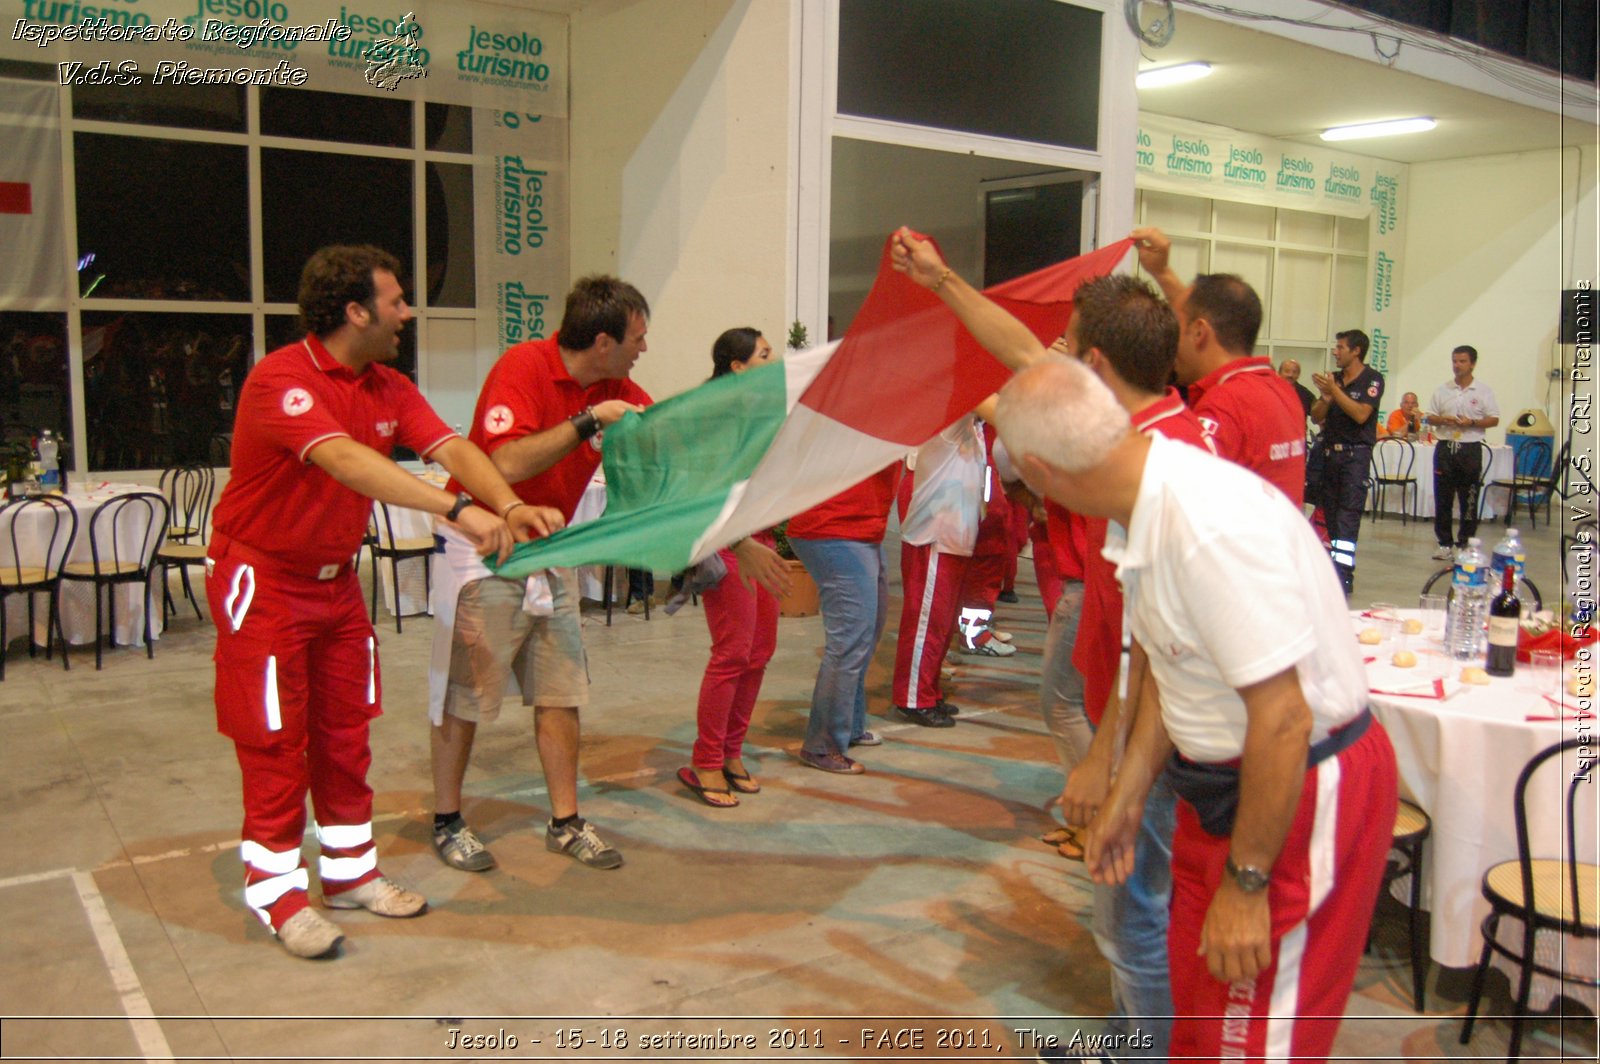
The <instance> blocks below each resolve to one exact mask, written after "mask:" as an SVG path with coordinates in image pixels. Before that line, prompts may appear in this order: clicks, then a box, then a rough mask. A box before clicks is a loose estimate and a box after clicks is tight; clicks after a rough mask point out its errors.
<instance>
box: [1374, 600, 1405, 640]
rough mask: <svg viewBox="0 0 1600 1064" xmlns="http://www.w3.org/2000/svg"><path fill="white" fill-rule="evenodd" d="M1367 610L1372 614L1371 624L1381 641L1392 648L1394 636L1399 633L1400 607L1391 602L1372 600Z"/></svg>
mask: <svg viewBox="0 0 1600 1064" xmlns="http://www.w3.org/2000/svg"><path fill="white" fill-rule="evenodd" d="M1367 612H1368V613H1370V614H1371V615H1372V618H1371V619H1372V625H1373V627H1375V628H1376V629H1377V630H1378V634H1379V635H1380V636H1381V637H1382V639H1383V642H1384V643H1386V644H1388V645H1389V646H1390V647H1391V648H1392V647H1393V645H1394V641H1395V637H1396V636H1398V635H1399V634H1400V607H1399V606H1396V605H1395V604H1394V603H1392V602H1374V603H1373V604H1372V607H1371V609H1369V610H1368V611H1367Z"/></svg>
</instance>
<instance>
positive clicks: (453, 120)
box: [424, 103, 472, 152]
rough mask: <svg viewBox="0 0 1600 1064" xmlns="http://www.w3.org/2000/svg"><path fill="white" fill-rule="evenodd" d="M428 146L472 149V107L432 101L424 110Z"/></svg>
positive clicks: (457, 149)
mask: <svg viewBox="0 0 1600 1064" xmlns="http://www.w3.org/2000/svg"><path fill="white" fill-rule="evenodd" d="M424 118H425V120H426V122H427V130H428V131H427V137H428V143H427V145H426V146H427V147H428V148H429V149H430V150H432V151H459V152H470V151H472V108H470V107H457V106H456V105H455V104H449V103H430V104H428V105H427V110H426V111H425V112H424Z"/></svg>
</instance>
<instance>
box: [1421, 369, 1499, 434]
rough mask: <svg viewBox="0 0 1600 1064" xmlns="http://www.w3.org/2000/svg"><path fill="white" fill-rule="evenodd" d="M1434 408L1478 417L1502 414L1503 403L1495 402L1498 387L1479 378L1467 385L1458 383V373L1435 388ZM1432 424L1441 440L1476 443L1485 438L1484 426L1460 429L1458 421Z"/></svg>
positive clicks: (1449, 412) (1441, 411)
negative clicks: (1495, 387) (1456, 425)
mask: <svg viewBox="0 0 1600 1064" xmlns="http://www.w3.org/2000/svg"><path fill="white" fill-rule="evenodd" d="M1432 409H1433V412H1434V413H1435V414H1450V415H1452V416H1454V417H1464V418H1471V419H1472V420H1474V421H1478V420H1480V419H1482V418H1486V417H1499V416H1500V404H1499V403H1497V402H1495V399H1494V391H1493V390H1492V389H1491V388H1490V387H1489V386H1488V385H1487V384H1485V383H1483V382H1482V381H1480V380H1477V379H1476V378H1474V379H1473V381H1472V383H1471V384H1469V385H1467V386H1466V387H1465V388H1463V387H1461V385H1459V384H1457V383H1456V382H1455V378H1454V377H1452V378H1451V379H1449V380H1447V381H1445V382H1444V383H1443V384H1441V385H1439V387H1438V388H1436V389H1434V393H1433V407H1432ZM1432 428H1433V432H1434V435H1436V436H1438V437H1439V438H1440V439H1441V440H1455V441H1457V442H1458V443H1475V442H1477V441H1480V440H1482V439H1483V438H1484V430H1483V429H1460V428H1456V427H1455V426H1454V425H1434V426H1432Z"/></svg>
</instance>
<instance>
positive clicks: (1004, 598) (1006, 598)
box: [995, 591, 1022, 602]
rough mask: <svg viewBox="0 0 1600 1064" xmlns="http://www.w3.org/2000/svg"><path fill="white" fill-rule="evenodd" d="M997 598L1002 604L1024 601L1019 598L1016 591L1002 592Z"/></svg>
mask: <svg viewBox="0 0 1600 1064" xmlns="http://www.w3.org/2000/svg"><path fill="white" fill-rule="evenodd" d="M995 597H996V598H997V599H998V600H999V601H1001V602H1021V601H1022V600H1021V599H1019V598H1017V593H1016V592H1015V591H1002V592H1000V594H998V595H996V596H995Z"/></svg>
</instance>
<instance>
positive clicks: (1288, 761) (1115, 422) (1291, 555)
mask: <svg viewBox="0 0 1600 1064" xmlns="http://www.w3.org/2000/svg"><path fill="white" fill-rule="evenodd" d="M997 423H998V425H999V428H1000V434H1001V438H1002V439H1003V440H1004V442H1005V445H1006V449H1007V450H1008V451H1009V452H1010V454H1011V455H1012V457H1013V460H1014V462H1015V463H1016V466H1017V469H1018V471H1019V472H1020V473H1021V474H1022V476H1023V479H1024V480H1025V481H1027V482H1028V483H1029V484H1030V486H1032V487H1033V488H1034V489H1035V490H1036V491H1038V492H1039V493H1041V494H1043V495H1045V496H1047V497H1049V498H1052V499H1054V500H1056V501H1057V502H1059V503H1061V504H1062V505H1063V506H1066V507H1068V508H1069V509H1071V510H1073V511H1075V512H1078V513H1084V514H1092V515H1099V516H1104V517H1107V518H1109V519H1110V520H1111V521H1113V522H1115V524H1113V525H1112V528H1111V534H1110V536H1109V537H1108V541H1107V544H1106V548H1105V554H1106V557H1107V558H1108V559H1111V560H1112V561H1114V562H1116V564H1117V576H1118V578H1119V579H1120V580H1121V581H1122V585H1123V589H1124V593H1125V602H1126V607H1125V608H1126V617H1127V629H1128V630H1129V631H1131V633H1132V635H1133V638H1134V641H1135V642H1134V644H1133V647H1132V653H1131V656H1130V663H1129V666H1128V695H1129V704H1130V705H1133V706H1136V707H1137V709H1136V712H1135V714H1134V715H1133V716H1134V723H1133V727H1132V732H1131V734H1130V735H1129V736H1128V738H1127V743H1126V747H1125V750H1124V752H1123V755H1122V759H1121V762H1120V763H1119V765H1118V767H1117V770H1116V775H1115V778H1114V779H1113V782H1112V786H1111V792H1110V794H1109V796H1108V797H1107V800H1106V802H1105V803H1104V804H1103V805H1102V806H1101V807H1100V810H1099V812H1098V814H1097V815H1096V816H1095V818H1094V820H1093V822H1092V823H1091V825H1090V828H1089V837H1088V845H1087V854H1086V860H1087V864H1088V867H1089V871H1090V874H1091V875H1092V876H1093V877H1094V878H1095V879H1096V881H1099V882H1120V881H1122V880H1124V879H1125V878H1126V877H1127V876H1128V874H1129V873H1130V872H1131V870H1132V866H1133V854H1134V842H1135V839H1136V837H1137V831H1138V826H1139V820H1140V816H1141V813H1142V808H1143V805H1144V800H1145V795H1146V793H1147V792H1148V790H1149V788H1150V785H1151V783H1152V782H1153V781H1154V780H1155V778H1156V777H1157V775H1158V774H1160V773H1161V771H1162V769H1163V767H1164V766H1167V765H1168V763H1169V761H1170V769H1169V772H1168V776H1169V778H1170V779H1171V780H1172V782H1173V785H1174V788H1175V789H1176V790H1177V791H1178V793H1179V796H1180V798H1182V801H1181V802H1180V803H1179V807H1178V824H1177V832H1176V835H1175V837H1174V839H1173V848H1172V849H1173V855H1172V910H1171V923H1170V928H1169V931H1168V963H1169V966H1170V970H1171V974H1172V1000H1173V1011H1174V1013H1175V1014H1176V1019H1175V1022H1174V1025H1173V1031H1172V1042H1171V1056H1172V1058H1174V1059H1179V1058H1205V1059H1214V1058H1219V1057H1226V1058H1233V1057H1237V1058H1239V1059H1245V1058H1251V1059H1259V1058H1265V1057H1272V1058H1288V1057H1292V1058H1294V1059H1320V1058H1324V1057H1326V1056H1327V1054H1328V1052H1329V1050H1330V1048H1331V1046H1332V1044H1333V1038H1334V1034H1335V1033H1336V1030H1337V1027H1338V1020H1337V1017H1339V1016H1341V1015H1343V1012H1344V1006H1345V1001H1346V999H1347V998H1348V997H1349V993H1350V987H1351V984H1352V982H1353V981H1354V978H1355V973H1356V968H1357V966H1358V964H1359V962H1360V957H1361V950H1362V944H1363V943H1364V942H1365V940H1366V929H1367V926H1368V924H1369V922H1370V920H1371V918H1372V909H1373V905H1374V904H1375V902H1376V900H1377V894H1378V888H1379V885H1380V883H1381V881H1382V878H1383V868H1384V861H1385V858H1386V856H1387V853H1388V848H1389V832H1388V831H1387V829H1386V827H1382V826H1383V825H1387V824H1388V823H1389V822H1390V820H1391V819H1392V818H1393V816H1394V809H1395V789H1396V782H1395V764H1394V752H1393V750H1392V749H1391V747H1390V746H1389V740H1388V736H1387V735H1385V734H1384V732H1383V729H1382V727H1381V726H1379V725H1378V724H1377V723H1376V722H1375V721H1373V719H1372V716H1371V713H1370V711H1369V710H1368V708H1367V684H1366V676H1365V673H1364V670H1363V668H1362V663H1361V657H1360V654H1359V651H1358V648H1357V645H1356V643H1355V640H1354V639H1353V638H1352V636H1351V632H1350V622H1349V619H1348V616H1347V614H1346V612H1345V603H1344V596H1343V594H1342V592H1341V586H1340V582H1339V577H1338V575H1337V574H1336V573H1335V572H1334V570H1333V567H1332V566H1331V564H1330V563H1329V560H1328V556H1327V554H1326V553H1325V552H1324V551H1323V550H1322V547H1321V546H1320V544H1318V542H1317V539H1316V536H1315V535H1314V534H1313V533H1312V531H1311V528H1310V526H1309V525H1308V524H1307V523H1306V521H1305V519H1304V517H1303V516H1302V515H1301V513H1300V511H1299V510H1298V509H1297V508H1296V507H1295V506H1294V505H1293V504H1292V503H1291V502H1290V501H1289V500H1288V499H1287V498H1286V497H1285V496H1284V495H1283V493H1282V492H1280V491H1278V490H1276V489H1274V488H1273V487H1272V486H1271V485H1269V484H1268V483H1267V482H1266V481H1264V480H1262V479H1261V478H1259V477H1257V476H1256V475H1255V474H1254V473H1251V472H1249V471H1248V470H1245V469H1242V468H1240V467H1239V466H1236V465H1234V464H1232V463H1230V462H1227V461H1224V460H1223V459H1220V458H1217V457H1215V456H1213V455H1210V454H1207V453H1205V452H1203V451H1201V450H1198V449H1197V448H1193V447H1185V446H1183V445H1181V444H1175V443H1173V442H1171V441H1168V440H1164V439H1161V438H1152V437H1148V436H1144V435H1141V434H1138V433H1134V432H1132V431H1131V429H1130V426H1129V422H1128V416H1127V414H1126V413H1124V412H1123V411H1122V409H1121V407H1120V406H1118V405H1117V403H1116V400H1115V399H1114V398H1113V397H1112V395H1111V393H1110V392H1109V391H1108V390H1107V389H1106V388H1105V386H1104V385H1103V384H1101V383H1100V381H1099V380H1098V379H1096V378H1095V377H1094V375H1093V374H1092V373H1090V372H1089V371H1088V370H1086V369H1085V368H1084V367H1082V366H1081V365H1077V364H1073V363H1070V362H1066V361H1063V360H1055V359H1052V360H1049V361H1047V362H1044V363H1041V364H1039V365H1036V366H1034V367H1033V368H1031V369H1028V370H1026V371H1024V372H1023V373H1021V374H1019V375H1018V376H1017V377H1016V378H1015V379H1014V380H1013V381H1012V382H1011V383H1010V384H1008V385H1007V386H1006V387H1005V389H1003V390H1002V391H1001V393H1000V407H999V412H998V415H997ZM1113 1052H1115V1048H1114V1047H1113Z"/></svg>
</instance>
